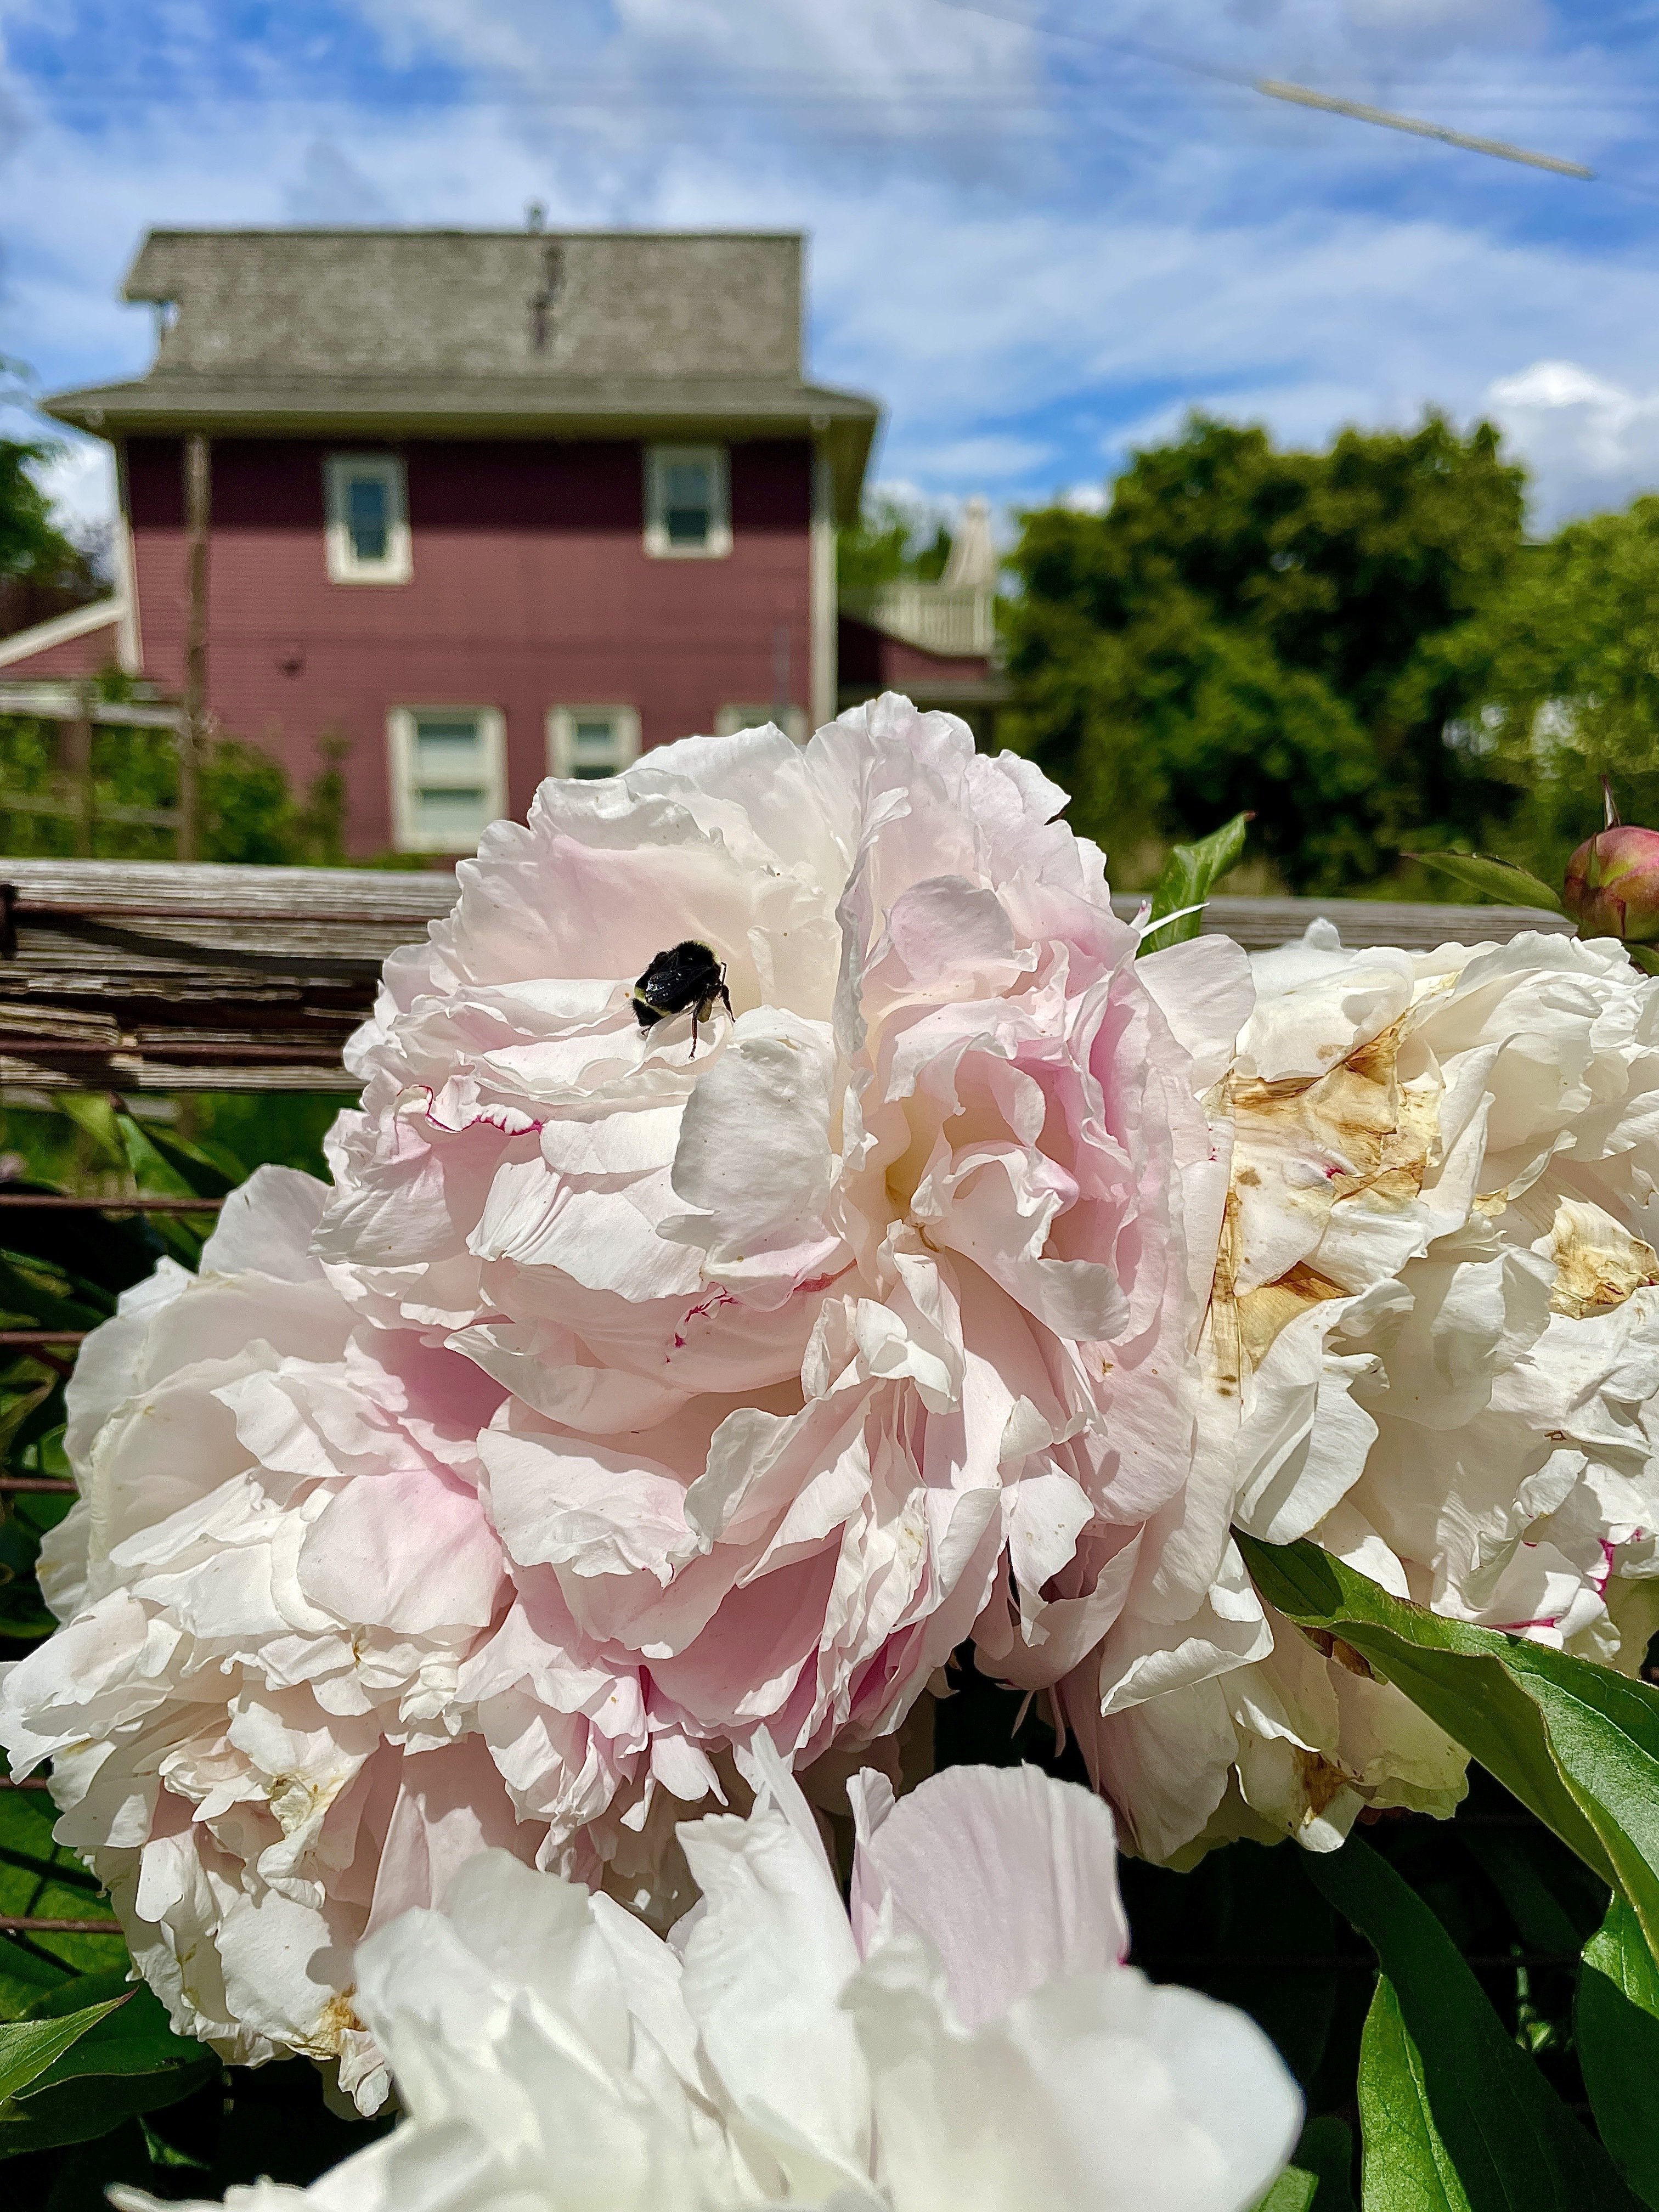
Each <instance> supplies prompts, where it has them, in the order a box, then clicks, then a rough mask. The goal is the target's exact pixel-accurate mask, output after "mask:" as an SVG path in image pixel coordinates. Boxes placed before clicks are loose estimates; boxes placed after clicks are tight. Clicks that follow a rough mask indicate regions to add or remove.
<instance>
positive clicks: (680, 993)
mask: <svg viewBox="0 0 1659 2212" xmlns="http://www.w3.org/2000/svg"><path fill="white" fill-rule="evenodd" d="M629 1000H630V1001H631V1002H632V1005H633V1008H634V1016H635V1020H636V1021H637V1022H638V1023H639V1025H640V1027H641V1029H642V1030H649V1029H654V1028H655V1027H656V1025H657V1024H658V1023H659V1022H665V1021H668V1020H670V1019H671V1018H672V1017H673V1016H674V1015H676V1014H690V1017H691V1049H692V1051H693V1052H695V1051H696V1048H697V1024H698V1023H699V1022H706V1021H707V1020H708V1018H709V1017H710V1015H711V1014H713V1012H714V1008H715V1007H716V1006H724V1007H725V1008H726V1012H727V1013H728V1014H729V1013H730V1012H731V1011H732V997H731V994H730V992H728V991H727V989H726V963H725V962H724V961H722V960H721V959H720V958H719V957H718V956H717V955H716V953H715V951H714V946H713V945H704V944H702V943H700V942H699V940H698V939H696V938H695V937H688V938H687V939H685V941H684V944H683V945H670V946H669V948H668V950H667V951H666V952H659V953H657V954H656V955H655V956H654V957H653V959H652V961H651V963H650V965H649V966H648V967H647V969H646V971H645V973H644V975H641V978H640V980H639V981H638V982H637V983H635V986H634V987H633V989H632V990H631V991H630V992H629Z"/></svg>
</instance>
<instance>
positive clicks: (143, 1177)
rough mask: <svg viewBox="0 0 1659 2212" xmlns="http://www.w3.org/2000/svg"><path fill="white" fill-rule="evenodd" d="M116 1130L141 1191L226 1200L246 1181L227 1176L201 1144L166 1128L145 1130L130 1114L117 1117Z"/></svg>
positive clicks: (241, 1178)
mask: <svg viewBox="0 0 1659 2212" xmlns="http://www.w3.org/2000/svg"><path fill="white" fill-rule="evenodd" d="M116 1127H117V1129H118V1131H119V1133H120V1138H121V1142H122V1144H123V1146H125V1150H126V1156H127V1160H128V1164H130V1166H131V1169H132V1172H133V1175H134V1177H135V1178H136V1180H137V1184H138V1188H139V1189H140V1190H142V1191H145V1192H148V1193H151V1194H157V1195H161V1194H165V1195H169V1196H173V1197H178V1198H224V1197H226V1196H228V1194H229V1193H230V1192H231V1191H233V1190H234V1189H235V1188H236V1185H237V1183H238V1182H240V1181H243V1180H245V1178H243V1177H240V1176H231V1175H227V1174H226V1172H225V1170H224V1169H223V1168H222V1166H221V1165H220V1164H219V1163H218V1162H217V1161H216V1160H214V1159H210V1158H209V1157H208V1155H207V1153H205V1152H204V1151H203V1150H202V1148H201V1147H200V1146H199V1145H192V1144H189V1143H187V1142H186V1141H185V1139H184V1138H182V1137H177V1136H174V1135H173V1134H171V1133H169V1132H168V1131H166V1130H163V1129H160V1128H155V1127H150V1128H146V1127H144V1126H143V1124H142V1123H141V1122H138V1121H135V1120H134V1119H133V1117H132V1115H131V1114H120V1115H117V1116H116Z"/></svg>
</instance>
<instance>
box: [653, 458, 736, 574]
mask: <svg viewBox="0 0 1659 2212" xmlns="http://www.w3.org/2000/svg"><path fill="white" fill-rule="evenodd" d="M645 550H646V551H647V553H651V554H654V555H655V556H657V557H658V558H659V559H662V560H672V559H676V558H680V559H684V558H688V557H689V558H690V559H693V560H697V559H702V560H711V559H712V560H719V559H721V558H723V557H724V556H725V555H726V554H727V553H729V552H730V551H731V550H732V500H731V489H730V483H729V472H728V470H727V465H726V448H725V447H724V446H647V447H646V449H645Z"/></svg>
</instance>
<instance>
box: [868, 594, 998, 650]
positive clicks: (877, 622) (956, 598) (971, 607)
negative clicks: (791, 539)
mask: <svg viewBox="0 0 1659 2212" xmlns="http://www.w3.org/2000/svg"><path fill="white" fill-rule="evenodd" d="M995 596H996V595H995V593H994V592H992V591H990V590H989V589H988V588H987V587H986V586H982V585H978V584H921V583H915V582H912V581H908V580H907V581H905V582H902V583H897V584H883V585H881V586H879V587H878V589H877V590H875V591H873V592H848V593H846V595H845V597H844V599H843V602H842V603H843V605H845V606H846V609H847V611H848V614H852V615H857V616H858V617H859V618H860V620H861V621H863V622H867V623H870V624H871V625H872V628H874V629H878V630H883V631H884V632H885V633H886V635H888V636H889V637H896V638H900V639H902V641H903V642H904V643H905V644H906V645H914V646H919V647H921V650H922V652H924V653H942V654H945V655H949V656H954V657H960V658H967V657H970V656H980V657H983V656H986V655H988V654H989V653H991V651H992V650H993V648H994V646H995V644H996V636H997V629H996V617H995V614H994V611H993V609H994V599H995Z"/></svg>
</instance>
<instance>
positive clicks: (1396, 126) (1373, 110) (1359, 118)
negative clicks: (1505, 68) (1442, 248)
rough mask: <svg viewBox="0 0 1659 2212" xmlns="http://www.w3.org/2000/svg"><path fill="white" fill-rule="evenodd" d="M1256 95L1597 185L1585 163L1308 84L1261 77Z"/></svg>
mask: <svg viewBox="0 0 1659 2212" xmlns="http://www.w3.org/2000/svg"><path fill="white" fill-rule="evenodd" d="M1250 89H1251V91H1252V92H1259V93H1261V94H1265V96H1266V97H1267V99H1269V100H1290V101H1291V102H1293V103H1294V105H1295V106H1297V107H1318V108H1322V109H1324V110H1325V111H1326V112H1328V113H1329V114H1332V115H1348V116H1352V118H1353V119H1354V121H1355V122H1356V123H1380V124H1381V125H1383V128H1384V130H1387V131H1410V132H1412V134H1413V136H1414V137H1419V138H1437V139H1439V141H1440V143H1442V145H1444V146H1462V147H1463V148H1465V149H1467V150H1468V152H1469V153H1471V154H1490V155H1492V156H1493V157H1494V158H1495V159H1496V160H1498V161H1521V162H1524V163H1525V165H1526V166H1527V167H1528V168H1532V169H1551V170H1553V171H1554V173H1556V175H1557V176H1561V177H1582V178H1583V179H1584V180H1585V182H1586V183H1588V184H1594V183H1595V170H1594V169H1587V168H1586V167H1584V164H1583V162H1582V161H1563V159H1562V158H1561V156H1560V155H1559V154H1534V153H1533V152H1531V151H1530V150H1529V149H1528V148H1527V147H1525V146H1511V145H1510V143H1509V142H1508V141H1507V139H1504V138H1472V137H1470V136H1469V134H1468V132H1467V131H1449V130H1448V129H1447V128H1446V126H1445V125H1444V124H1443V123H1424V122H1420V121H1419V119H1418V118H1417V117H1416V116H1414V115H1396V114H1395V113H1394V112H1393V111H1392V110H1391V109H1389V108H1387V107H1367V106H1365V105H1364V102H1363V101H1361V100H1339V99H1337V98H1336V96H1335V94H1333V93H1328V92H1315V91H1314V90H1313V89H1312V88H1310V86H1308V85H1305V84H1286V83H1285V82H1283V81H1282V80H1281V79H1280V78H1279V77H1273V76H1262V77H1257V78H1256V79H1255V81H1254V82H1253V83H1252V85H1251V87H1250Z"/></svg>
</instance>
